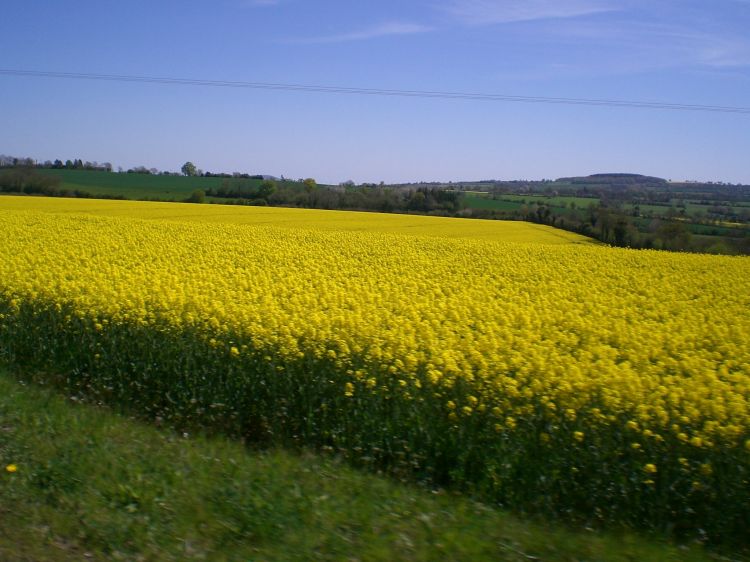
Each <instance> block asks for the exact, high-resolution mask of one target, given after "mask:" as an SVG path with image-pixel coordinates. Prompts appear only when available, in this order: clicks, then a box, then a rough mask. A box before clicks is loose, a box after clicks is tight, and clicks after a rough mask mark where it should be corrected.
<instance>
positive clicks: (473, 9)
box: [443, 0, 615, 25]
mask: <svg viewBox="0 0 750 562" xmlns="http://www.w3.org/2000/svg"><path fill="white" fill-rule="evenodd" d="M614 9H615V7H614V5H613V4H612V3H611V2H610V1H609V0H566V1H561V0H448V2H447V3H446V4H444V5H443V10H444V11H445V12H446V13H448V14H449V15H450V16H451V17H453V18H455V19H457V20H458V21H459V22H460V23H463V24H468V25H491V24H500V23H512V22H520V21H533V20H541V19H559V18H574V17H581V16H587V15H590V14H597V13H600V12H609V11H613V10H614Z"/></svg>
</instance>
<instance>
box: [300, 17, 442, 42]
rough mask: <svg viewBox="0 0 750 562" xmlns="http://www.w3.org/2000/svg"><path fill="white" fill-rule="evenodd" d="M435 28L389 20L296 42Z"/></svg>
mask: <svg viewBox="0 0 750 562" xmlns="http://www.w3.org/2000/svg"><path fill="white" fill-rule="evenodd" d="M432 30H433V28H432V27H430V26H427V25H421V24H417V23H405V22H387V23H383V24H378V25H374V26H372V27H367V28H364V29H358V30H354V31H349V32H345V33H337V34H333V35H323V36H318V37H307V38H302V39H295V40H294V41H293V42H294V43H310V44H312V43H344V42H348V41H364V40H367V39H375V38H378V37H388V36H392V35H414V34H417V33H427V32H429V31H432Z"/></svg>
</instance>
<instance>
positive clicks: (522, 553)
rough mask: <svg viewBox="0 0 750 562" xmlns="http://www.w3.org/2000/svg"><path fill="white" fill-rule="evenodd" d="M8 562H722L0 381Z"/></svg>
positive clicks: (689, 549) (1, 521)
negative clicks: (545, 520)
mask: <svg viewBox="0 0 750 562" xmlns="http://www.w3.org/2000/svg"><path fill="white" fill-rule="evenodd" d="M736 556H738V555H736ZM736 556H735V555H733V559H735V558H736ZM0 559H2V560H9V561H10V560H19V561H21V560H29V561H31V560H34V561H36V562H52V561H54V562H67V561H72V560H94V561H96V560H107V561H109V560H212V561H219V562H220V561H229V560H374V561H376V560H388V561H391V560H472V561H481V560H499V561H512V562H516V561H519V562H520V561H527V560H563V561H574V560H575V561H578V560H602V561H613V562H626V561H632V560H660V561H664V562H683V561H684V562H698V561H707V560H719V559H727V558H720V556H719V554H718V553H713V552H711V551H708V550H705V549H704V548H703V547H701V546H700V545H697V544H692V545H682V546H679V547H678V546H674V545H671V544H669V543H668V542H667V541H666V540H665V539H662V538H660V537H658V536H652V537H648V536H639V535H635V534H633V533H629V532H627V531H624V530H623V531H620V532H611V533H601V532H594V531H590V530H582V529H575V528H565V527H564V526H563V525H562V524H557V525H556V526H552V525H549V524H545V523H542V522H540V521H532V520H528V519H523V518H520V517H518V516H515V515H512V514H509V513H506V512H503V511H500V510H498V509H496V508H492V507H489V506H487V505H483V504H480V503H476V502H473V501H471V500H470V499H469V498H466V497H462V496H457V495H455V494H452V493H446V492H444V491H440V490H430V489H426V488H421V487H417V486H415V485H408V484H404V483H399V482H396V481H393V480H389V479H386V478H383V477H378V476H375V475H367V474H364V473H361V472H359V471H356V470H353V469H351V468H349V467H347V466H346V465H345V464H343V463H341V462H339V461H338V460H336V458H334V457H331V456H320V455H316V454H313V453H309V452H304V451H300V452H297V453H291V452H285V451H281V450H266V451H260V450H250V449H248V448H247V447H245V446H243V445H242V444H241V443H240V442H236V441H230V440H227V439H225V438H219V437H206V436H201V435H195V436H194V435H188V434H182V433H175V432H174V431H170V430H167V429H158V428H156V427H154V426H150V425H146V424H144V423H141V422H137V421H134V420H132V419H129V418H127V417H124V416H123V415H118V414H116V413H115V412H113V411H110V410H107V409H105V408H102V407H98V406H95V405H93V404H85V403H81V401H80V400H75V401H74V400H72V399H70V398H65V397H63V396H61V395H58V394H57V393H54V392H52V391H50V390H49V389H43V388H39V387H36V386H34V385H29V384H25V383H23V382H20V381H19V379H18V378H17V377H12V376H11V375H9V374H8V373H7V372H0Z"/></svg>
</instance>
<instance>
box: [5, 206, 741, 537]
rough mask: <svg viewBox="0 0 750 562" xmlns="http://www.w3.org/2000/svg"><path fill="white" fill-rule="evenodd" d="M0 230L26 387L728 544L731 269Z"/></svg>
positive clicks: (233, 228)
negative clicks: (29, 381) (45, 386)
mask: <svg viewBox="0 0 750 562" xmlns="http://www.w3.org/2000/svg"><path fill="white" fill-rule="evenodd" d="M0 216H1V217H2V222H3V224H4V228H5V232H6V240H7V241H6V243H5V244H4V246H3V249H2V251H0V350H1V351H2V355H3V357H4V359H5V361H6V362H7V363H9V364H10V365H13V366H15V367H23V368H25V369H27V370H28V371H29V372H33V373H40V374H38V375H36V376H37V377H39V378H40V379H41V380H44V381H45V382H50V383H55V384H57V385H60V386H62V387H64V388H66V389H67V390H68V391H70V392H74V393H75V392H80V393H82V394H85V395H87V396H92V397H94V398H95V399H97V400H101V401H103V402H107V403H110V404H115V405H119V406H122V407H123V408H125V409H127V410H128V411H136V412H139V413H140V414H141V415H143V416H146V417H148V418H150V419H158V420H161V421H167V422H168V423H170V424H172V425H174V426H176V427H186V428H188V427H189V428H204V429H206V430H208V431H221V432H224V433H227V434H229V435H233V436H241V437H243V438H245V439H247V440H249V441H254V442H260V443H263V442H277V443H291V444H301V445H305V446H308V445H312V446H316V447H320V448H323V449H324V450H332V451H335V452H336V453H338V454H340V455H342V456H344V457H346V458H347V459H349V460H350V462H352V463H353V464H355V465H358V466H365V467H370V468H375V469H383V470H387V471H389V472H391V473H394V474H399V475H409V477H410V478H416V479H418V480H424V481H426V482H430V483H433V484H437V485H447V486H453V487H456V488H458V489H462V490H465V491H468V492H470V493H472V494H476V495H477V496H479V497H482V498H484V499H487V500H489V501H494V502H498V503H500V504H502V505H505V506H509V507H513V508H517V509H522V510H530V511H536V512H542V513H551V514H557V515H564V516H566V517H572V518H578V519H581V520H584V521H591V522H594V523H599V522H600V523H610V522H624V523H628V524H633V525H637V526H645V527H647V528H652V529H665V528H671V529H673V530H674V531H675V532H676V533H678V534H685V535H688V536H693V535H696V534H700V533H704V534H706V535H707V536H708V537H710V538H711V540H715V541H718V542H721V541H728V542H732V541H737V540H738V537H741V536H742V529H743V522H746V521H747V519H748V516H749V515H750V500H749V499H748V497H747V495H746V494H743V493H742V491H743V490H747V486H748V471H749V470H750V430H749V423H748V422H750V408H749V405H748V396H750V319H749V317H748V314H747V311H748V310H750V260H748V259H747V258H733V257H726V256H708V255H689V254H681V253H666V252H656V251H634V250H626V249H615V248H609V247H605V246H601V245H597V244H593V243H591V242H590V241H589V240H588V239H586V238H584V237H581V236H578V235H575V234H572V233H568V232H562V231H559V230H555V229H552V228H550V227H545V226H542V225H531V224H527V223H520V222H513V223H508V222H501V221H471V220H465V219H450V218H438V217H417V216H400V215H375V214H366V213H346V212H333V211H306V210H297V209H253V208H244V207H222V206H197V205H172V204H168V203H135V202H108V201H90V200H89V201H80V200H59V199H37V198H14V197H3V198H2V199H0ZM699 530H700V531H699Z"/></svg>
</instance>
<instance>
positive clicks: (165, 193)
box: [38, 169, 260, 201]
mask: <svg viewBox="0 0 750 562" xmlns="http://www.w3.org/2000/svg"><path fill="white" fill-rule="evenodd" d="M38 172H39V173H42V174H48V175H54V176H57V177H59V178H60V179H61V180H62V184H61V185H60V187H61V188H62V189H70V190H76V189H77V190H80V191H85V192H87V193H91V194H92V195H108V196H122V197H125V198H127V199H163V200H175V201H177V200H182V199H185V198H187V197H189V196H190V194H191V193H193V191H195V190H196V189H203V190H208V189H209V188H214V189H215V188H218V187H221V183H222V181H223V180H224V178H203V177H186V176H161V175H148V174H118V173H114V172H98V171H92V170H54V169H42V170H38ZM258 181H260V180H258Z"/></svg>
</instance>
